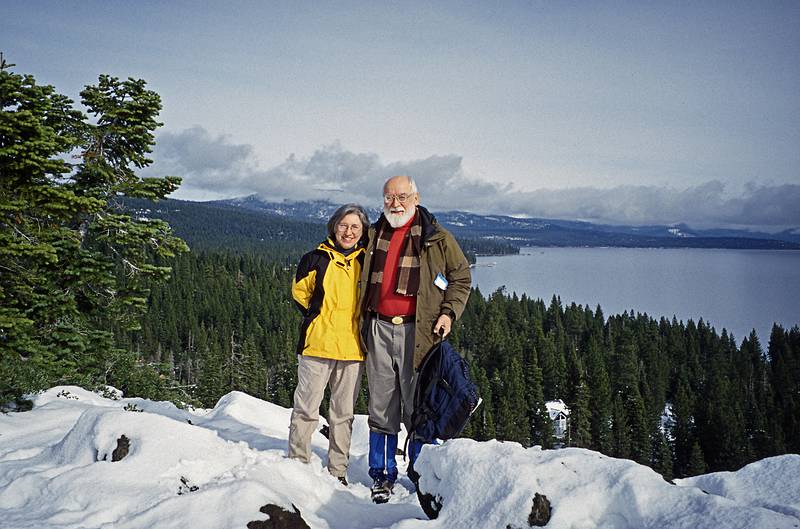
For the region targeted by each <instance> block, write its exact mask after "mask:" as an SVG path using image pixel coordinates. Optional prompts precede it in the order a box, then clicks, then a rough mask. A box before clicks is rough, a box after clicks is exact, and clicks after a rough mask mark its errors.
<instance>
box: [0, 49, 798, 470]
mask: <svg viewBox="0 0 800 529" xmlns="http://www.w3.org/2000/svg"><path fill="white" fill-rule="evenodd" d="M12 70H13V65H9V64H7V63H6V62H5V61H3V64H2V66H1V67H0V107H2V120H1V121H0V170H1V171H2V179H0V182H1V183H0V401H2V402H3V403H4V404H3V406H4V407H6V406H7V404H5V403H15V404H14V406H16V407H17V409H20V408H23V407H24V406H25V399H24V395H25V394H26V393H28V392H31V391H36V390H40V389H44V388H47V387H50V386H53V385H57V384H79V385H83V386H84V387H88V388H97V387H101V386H102V385H112V386H115V387H117V388H119V389H121V390H123V391H124V392H125V393H126V395H128V396H141V397H144V398H150V399H166V400H172V401H173V402H176V403H178V404H179V405H194V406H203V407H211V406H214V404H215V403H216V401H217V399H219V397H221V396H222V395H224V394H226V393H228V392H230V391H234V390H238V391H244V392H247V393H249V394H251V395H253V396H256V397H258V398H262V399H266V400H269V401H271V402H274V403H275V404H278V405H280V406H284V407H291V404H292V394H293V391H294V387H295V383H296V366H297V359H296V357H295V345H296V343H297V338H298V329H299V324H300V315H299V313H298V311H297V309H296V308H295V305H294V303H293V302H292V300H291V297H290V294H289V289H290V285H291V281H292V277H293V274H294V266H295V263H296V262H297V259H298V257H299V256H300V255H302V254H303V253H305V252H306V251H308V250H310V249H311V248H312V247H313V246H314V244H315V243H316V242H318V241H319V240H321V239H322V237H323V235H324V227H323V226H322V225H315V224H309V223H302V222H292V221H288V220H285V219H273V220H269V219H267V220H264V221H263V222H264V223H266V224H265V228H264V229H263V232H262V233H260V234H257V235H260V237H259V236H256V237H255V238H253V237H251V238H250V239H248V242H246V243H242V242H241V240H242V239H241V238H239V237H238V236H237V235H236V234H228V235H227V236H225V237H221V236H220V234H219V233H218V232H213V233H212V232H210V231H209V232H206V231H204V230H203V226H204V224H205V225H209V224H213V219H211V218H209V217H208V216H207V215H206V216H203V217H201V218H200V219H198V218H194V219H193V220H192V222H188V221H184V222H178V221H176V220H175V219H172V221H171V222H173V223H174V225H173V226H172V227H170V225H169V224H168V223H167V222H164V221H161V220H157V216H156V215H151V216H150V217H143V216H141V215H138V214H137V213H136V212H135V211H134V210H133V208H132V207H131V205H130V204H132V202H130V200H138V201H146V203H148V204H152V210H154V211H155V210H156V209H157V204H158V201H159V200H161V199H164V198H165V197H166V196H167V195H168V194H169V193H171V192H172V191H174V190H175V189H176V188H177V186H178V185H179V184H180V178H177V177H165V178H141V177H139V176H138V175H137V174H136V171H137V170H138V169H141V168H143V167H146V166H147V165H149V164H150V162H151V161H150V160H149V159H148V158H147V154H148V153H149V152H150V150H151V147H152V145H153V144H154V141H155V136H154V131H155V129H156V128H157V127H158V126H159V125H160V123H158V122H157V121H156V117H157V114H158V111H159V110H160V100H159V98H158V94H156V93H154V92H152V91H150V90H148V89H147V88H146V83H145V82H144V81H141V80H135V79H128V80H119V79H116V78H113V77H109V76H101V77H100V78H99V81H98V83H97V84H95V85H90V86H87V88H86V90H85V91H84V92H82V93H81V96H82V104H83V106H84V108H85V109H87V111H88V113H89V114H90V115H91V119H90V116H87V115H86V114H84V113H83V111H81V110H78V109H77V108H76V106H75V104H74V102H73V101H71V100H69V99H68V98H66V97H65V96H62V95H60V94H58V93H57V92H56V91H55V89H54V88H53V87H50V86H47V85H38V84H37V83H36V81H35V79H33V77H31V76H25V75H20V74H16V73H13V71H12ZM126 199H127V200H129V202H127V203H126V202H125V200H126ZM154 201H155V202H154ZM136 204H137V208H141V206H142V202H136ZM198 220H202V221H198ZM243 223H244V221H243ZM270 223H272V224H270ZM270 225H271V226H272V227H271V228H270V227H269V226H270ZM244 228H245V226H243V229H244ZM173 230H174V231H173ZM187 243H188V245H187ZM464 243H465V246H466V247H468V248H470V249H472V250H473V251H480V244H477V243H475V241H464ZM450 340H451V343H453V345H454V346H455V348H456V349H457V350H458V351H459V352H460V353H461V354H462V355H464V356H465V358H466V359H467V360H468V362H469V365H470V369H471V374H472V377H473V380H474V381H475V382H476V383H477V385H478V386H479V393H480V396H481V397H482V399H483V404H482V405H481V407H480V408H479V409H478V411H477V412H476V413H475V415H473V417H472V419H471V420H470V422H469V424H468V426H467V428H466V430H465V431H464V432H463V434H462V435H463V436H466V437H471V438H474V439H477V440H488V439H498V440H506V441H514V442H518V443H521V444H522V445H523V446H532V445H541V446H542V447H544V448H551V447H554V446H555V445H556V442H557V441H556V439H555V438H554V435H553V426H552V423H551V421H550V419H549V417H548V415H547V411H546V409H545V402H546V401H549V400H554V399H562V400H563V401H564V402H565V403H566V404H567V405H568V406H569V408H570V410H571V413H570V423H569V429H568V432H567V435H566V437H565V438H564V440H563V441H561V442H559V443H558V444H559V445H561V444H563V445H565V446H574V447H585V448H590V449H593V450H597V451H599V452H602V453H604V454H608V455H611V456H615V457H621V458H629V459H633V460H635V461H637V462H639V463H642V464H645V465H649V466H650V467H652V468H653V469H654V470H656V471H657V472H659V473H660V474H662V475H663V476H664V478H665V479H671V478H672V477H682V476H689V475H696V474H700V473H705V472H712V471H719V470H735V469H738V468H741V467H742V466H743V465H745V464H747V463H749V462H752V461H755V460H758V459H761V458H764V457H767V456H772V455H777V454H783V453H789V452H794V453H797V452H800V329H799V328H798V327H797V326H795V327H793V328H791V329H785V328H782V327H781V326H778V325H776V326H774V327H773V329H772V332H771V334H770V336H757V335H756V334H755V332H754V333H752V334H751V335H750V336H748V337H746V338H745V339H744V340H743V341H742V342H741V344H740V345H737V342H736V341H735V340H734V339H733V338H732V337H730V336H729V335H728V333H727V332H726V331H725V330H720V331H718V330H716V329H714V328H712V327H709V326H707V325H706V324H705V323H704V322H703V320H700V321H697V322H695V321H691V320H690V321H686V322H683V321H677V320H675V319H672V320H670V319H666V318H658V317H653V316H650V315H646V314H638V313H634V312H629V313H622V314H613V315H606V314H604V313H603V310H602V308H601V307H600V306H596V307H594V308H592V307H587V306H581V305H575V304H574V303H570V302H569V300H561V299H560V298H559V297H558V296H556V295H554V296H553V298H552V299H549V300H542V299H531V298H528V297H526V296H524V295H523V296H521V297H518V296H517V295H515V294H509V293H507V292H505V291H503V290H502V289H501V290H498V291H496V292H481V291H480V290H478V289H473V291H472V294H471V296H470V299H469V303H468V305H467V308H466V310H465V312H464V315H463V317H462V318H461V319H460V320H459V321H458V322H456V324H455V325H454V329H453V333H452V335H451V338H450ZM367 398H368V395H367V391H366V380H365V381H364V383H363V386H362V391H361V396H360V398H359V402H358V407H357V413H365V412H366V402H367ZM325 410H327V403H323V406H322V411H323V412H324V411H325ZM287 428H288V425H287Z"/></svg>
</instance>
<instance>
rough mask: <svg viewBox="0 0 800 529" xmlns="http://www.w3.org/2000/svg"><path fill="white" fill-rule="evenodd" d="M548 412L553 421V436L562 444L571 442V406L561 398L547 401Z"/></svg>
mask: <svg viewBox="0 0 800 529" xmlns="http://www.w3.org/2000/svg"><path fill="white" fill-rule="evenodd" d="M545 406H546V407H547V414H548V415H549V416H550V420H551V421H553V437H554V438H555V439H557V440H558V441H559V442H560V443H561V444H563V443H565V442H566V443H568V442H569V408H568V407H567V405H566V404H564V401H563V400H561V399H558V400H551V401H548V402H546V403H545Z"/></svg>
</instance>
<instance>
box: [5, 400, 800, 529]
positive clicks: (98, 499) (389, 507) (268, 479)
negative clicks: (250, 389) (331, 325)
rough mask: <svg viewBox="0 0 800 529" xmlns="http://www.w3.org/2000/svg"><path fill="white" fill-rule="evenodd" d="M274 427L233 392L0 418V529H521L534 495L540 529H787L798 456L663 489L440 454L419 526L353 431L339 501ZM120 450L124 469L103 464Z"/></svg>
mask: <svg viewBox="0 0 800 529" xmlns="http://www.w3.org/2000/svg"><path fill="white" fill-rule="evenodd" d="M288 424H289V410H286V409H284V408H281V407H278V406H275V405H273V404H270V403H268V402H264V401H261V400H258V399H254V398H252V397H250V396H248V395H246V394H243V393H238V392H234V393H230V394H228V395H226V396H224V397H223V398H222V399H220V401H219V403H218V404H217V406H216V407H215V408H214V409H213V410H195V411H191V412H190V411H184V410H179V409H177V408H175V407H174V406H173V405H172V404H168V403H163V402H151V401H147V400H142V399H117V400H114V399H111V398H104V397H101V396H99V395H96V394H94V393H91V392H88V391H85V390H83V389H80V388H77V387H71V386H70V387H56V388H52V389H50V390H49V391H47V392H45V393H43V394H41V395H39V396H37V397H36V399H35V406H34V409H33V410H32V411H29V412H23V413H9V414H5V415H0V528H2V529H21V528H35V529H47V528H61V527H73V528H107V529H111V528H118V529H125V528H143V529H144V528H146V529H150V528H157V529H161V528H181V529H183V528H187V527H190V528H192V529H200V528H209V529H225V528H238V529H244V528H245V527H246V526H247V523H248V522H251V521H256V520H266V519H267V515H266V514H263V513H261V512H259V508H260V507H261V506H263V505H266V504H275V505H278V506H281V507H283V508H285V509H286V510H288V511H292V510H293V507H292V506H293V505H294V506H295V507H297V509H298V510H299V511H300V514H301V515H302V517H303V519H304V520H305V521H306V522H307V523H308V525H309V526H310V527H314V528H317V527H319V528H339V529H358V528H372V527H393V528H397V529H411V528H416V527H425V528H501V529H505V528H506V527H514V528H524V527H528V521H527V520H528V514H529V513H530V511H531V505H532V498H533V496H534V494H535V493H537V492H538V493H541V494H544V495H545V496H547V498H548V499H549V500H550V502H551V504H552V518H551V520H550V522H549V524H548V525H547V527H551V528H575V529H581V528H595V527H606V528H630V529H634V528H635V529H641V528H659V529H660V528H687V529H690V528H691V529H703V528H707V529H719V528H733V527H736V528H742V529H745V528H746V529H753V528H800V455H786V456H781V457H775V458H770V459H765V460H763V461H759V462H757V463H753V464H751V465H748V466H747V467H745V468H743V469H741V470H740V471H738V472H734V473H716V474H708V475H705V476H698V477H695V478H690V479H684V480H678V482H677V484H678V485H677V486H676V485H672V484H669V483H667V482H666V481H664V480H663V479H662V478H661V476H659V475H658V474H656V473H655V472H653V471H652V470H650V469H649V468H647V467H643V466H641V465H637V464H636V463H633V462H631V461H627V460H621V459H613V458H610V457H607V456H604V455H601V454H599V453H597V452H592V451H589V450H583V449H576V448H569V449H563V450H540V449H538V448H529V449H524V448H522V447H521V446H520V445H518V444H516V443H501V442H497V441H491V442H484V443H478V442H475V441H471V440H466V439H459V440H453V441H448V442H447V443H444V444H443V445H441V446H436V447H425V448H424V449H423V451H422V454H421V456H420V459H419V465H418V468H419V470H420V472H421V474H422V481H421V486H422V488H423V490H426V491H430V492H433V493H435V494H437V495H439V496H440V497H441V498H442V500H443V508H442V511H441V513H440V516H439V518H438V519H436V520H428V519H427V518H426V516H425V515H424V513H423V511H422V509H421V508H420V506H419V504H418V501H417V497H416V495H415V494H414V493H413V492H412V486H411V482H410V481H409V480H408V479H407V478H406V477H405V474H404V473H402V477H401V479H400V481H399V482H398V485H397V486H396V487H395V495H394V496H393V497H392V499H391V501H390V502H389V503H387V504H384V505H375V504H373V503H372V502H371V501H370V495H369V484H370V480H369V477H368V476H367V455H366V454H367V425H366V417H364V416H358V417H356V421H355V426H354V433H353V445H352V450H351V453H352V458H351V465H350V471H349V479H350V482H351V483H350V486H349V487H344V486H343V485H341V484H339V483H338V482H337V481H336V480H335V479H334V478H333V477H331V476H330V475H329V474H328V473H327V471H326V470H325V465H324V460H325V454H326V450H327V439H325V438H324V437H323V436H322V435H321V434H315V436H314V439H313V450H314V453H315V457H314V459H313V461H312V463H311V464H308V465H306V464H302V463H299V462H297V461H294V460H289V459H287V458H286V457H285V446H286V438H287V433H288ZM122 435H125V436H126V437H127V438H129V439H130V453H129V454H128V455H127V456H126V457H124V458H123V459H122V460H120V461H116V462H112V461H111V459H112V452H113V451H114V449H115V448H116V447H117V439H118V438H119V437H120V436H122ZM402 440H403V439H402V437H401V442H402ZM401 466H402V465H401ZM701 489H702V490H701ZM704 491H705V492H704Z"/></svg>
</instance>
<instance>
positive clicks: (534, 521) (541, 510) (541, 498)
mask: <svg viewBox="0 0 800 529" xmlns="http://www.w3.org/2000/svg"><path fill="white" fill-rule="evenodd" d="M549 521H550V500H548V499H547V496H545V495H544V494H539V493H538V492H537V493H536V494H534V496H533V507H532V508H531V513H530V514H529V515H528V525H530V526H531V527H544V526H545V525H547V522H549Z"/></svg>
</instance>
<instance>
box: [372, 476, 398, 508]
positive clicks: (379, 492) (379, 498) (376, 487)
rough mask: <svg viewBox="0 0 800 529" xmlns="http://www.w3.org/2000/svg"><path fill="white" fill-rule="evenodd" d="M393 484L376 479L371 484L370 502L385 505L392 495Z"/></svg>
mask: <svg viewBox="0 0 800 529" xmlns="http://www.w3.org/2000/svg"><path fill="white" fill-rule="evenodd" d="M393 488H394V482H392V481H389V480H385V479H384V480H380V479H376V480H375V482H374V483H373V484H372V489H371V492H372V501H373V502H375V503H386V502H387V501H389V497H390V496H391V495H392V489H393Z"/></svg>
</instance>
